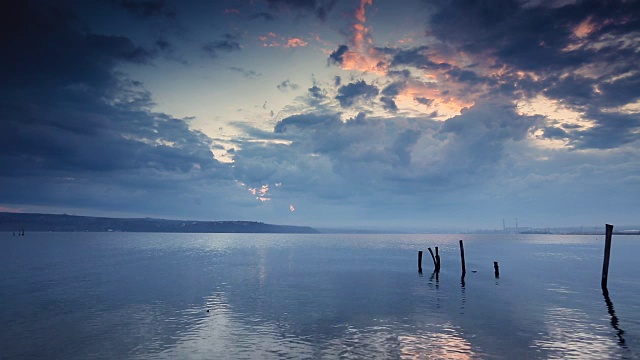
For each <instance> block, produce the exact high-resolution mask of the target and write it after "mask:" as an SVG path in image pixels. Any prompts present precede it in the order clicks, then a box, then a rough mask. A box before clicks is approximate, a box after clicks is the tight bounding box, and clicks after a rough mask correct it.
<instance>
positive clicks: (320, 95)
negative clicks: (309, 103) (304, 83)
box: [309, 85, 327, 100]
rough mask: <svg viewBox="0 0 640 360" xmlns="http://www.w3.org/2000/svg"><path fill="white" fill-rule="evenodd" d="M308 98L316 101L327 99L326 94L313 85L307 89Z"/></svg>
mask: <svg viewBox="0 0 640 360" xmlns="http://www.w3.org/2000/svg"><path fill="white" fill-rule="evenodd" d="M309 96H311V97H312V98H313V99H316V100H322V99H324V98H326V97H327V92H326V91H324V90H323V89H321V88H320V87H318V86H317V85H314V86H312V87H310V88H309Z"/></svg>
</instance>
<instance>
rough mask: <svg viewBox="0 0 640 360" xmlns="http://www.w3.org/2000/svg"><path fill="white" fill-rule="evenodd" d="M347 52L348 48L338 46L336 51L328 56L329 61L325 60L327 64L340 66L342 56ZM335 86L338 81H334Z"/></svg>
mask: <svg viewBox="0 0 640 360" xmlns="http://www.w3.org/2000/svg"><path fill="white" fill-rule="evenodd" d="M347 51H349V47H348V46H347V45H340V46H339V47H338V49H337V50H336V51H334V52H332V53H331V54H329V59H328V60H327V63H328V64H336V65H341V64H342V62H343V61H344V54H345V53H346V52H347ZM336 84H337V85H340V84H339V81H338V80H336Z"/></svg>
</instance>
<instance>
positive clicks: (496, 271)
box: [493, 261, 500, 279]
mask: <svg viewBox="0 0 640 360" xmlns="http://www.w3.org/2000/svg"><path fill="white" fill-rule="evenodd" d="M493 270H494V271H495V273H496V279H499V278H500V268H499V267H498V262H497V261H494V262H493Z"/></svg>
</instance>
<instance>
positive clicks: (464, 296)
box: [460, 276, 467, 314]
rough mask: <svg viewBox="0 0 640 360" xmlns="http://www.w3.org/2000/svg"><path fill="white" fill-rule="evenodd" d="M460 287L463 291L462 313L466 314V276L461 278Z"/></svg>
mask: <svg viewBox="0 0 640 360" xmlns="http://www.w3.org/2000/svg"><path fill="white" fill-rule="evenodd" d="M460 289H461V292H462V304H460V314H464V304H465V303H466V302H467V295H466V292H465V289H464V276H462V277H461V278H460Z"/></svg>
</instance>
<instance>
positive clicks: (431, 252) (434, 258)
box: [428, 248, 438, 271]
mask: <svg viewBox="0 0 640 360" xmlns="http://www.w3.org/2000/svg"><path fill="white" fill-rule="evenodd" d="M436 249H437V248H436ZM428 250H429V254H431V260H433V271H436V269H437V267H438V263H437V262H436V257H435V256H433V251H432V250H431V248H428Z"/></svg>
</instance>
